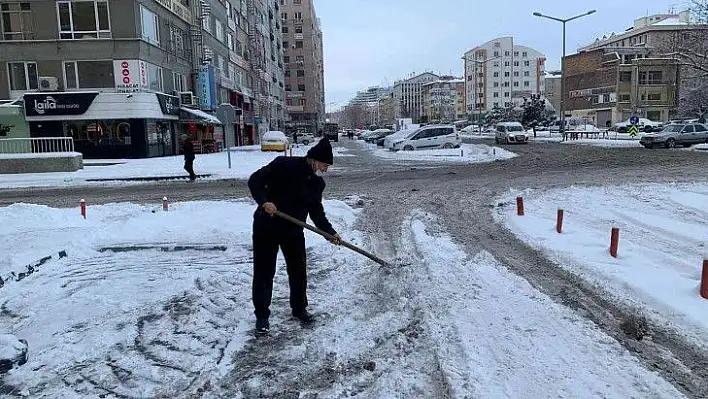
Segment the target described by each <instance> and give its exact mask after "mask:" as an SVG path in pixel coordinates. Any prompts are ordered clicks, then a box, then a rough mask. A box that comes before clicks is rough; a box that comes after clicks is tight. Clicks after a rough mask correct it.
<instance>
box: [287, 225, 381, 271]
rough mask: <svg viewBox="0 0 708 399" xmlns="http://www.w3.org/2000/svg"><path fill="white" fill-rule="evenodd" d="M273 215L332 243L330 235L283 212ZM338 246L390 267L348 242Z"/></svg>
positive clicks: (332, 237)
mask: <svg viewBox="0 0 708 399" xmlns="http://www.w3.org/2000/svg"><path fill="white" fill-rule="evenodd" d="M275 215H277V216H278V217H281V218H283V219H285V220H287V221H288V222H291V223H295V224H296V225H298V226H300V227H302V228H305V229H308V230H310V231H313V232H315V233H317V234H319V235H321V236H322V237H324V238H326V239H327V240H329V241H333V240H334V236H332V235H331V234H329V233H327V232H325V231H323V230H320V229H318V228H317V227H315V226H310V225H309V224H307V223H305V222H303V221H301V220H298V219H295V218H294V217H292V216H290V215H286V214H284V213H283V212H280V211H275ZM340 245H341V246H343V247H347V248H349V249H351V250H352V251H354V252H356V253H358V254H361V255H364V256H366V257H367V258H369V259H371V260H373V261H374V262H376V263H378V264H379V265H381V266H386V267H388V266H390V264H389V263H388V262H386V261H385V260H383V259H381V258H379V257H378V256H376V255H374V254H372V253H369V252H366V251H364V250H363V249H361V248H359V247H357V246H356V245H353V244H350V243H348V242H346V241H344V240H341V241H340Z"/></svg>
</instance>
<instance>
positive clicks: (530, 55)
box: [463, 37, 546, 115]
mask: <svg viewBox="0 0 708 399" xmlns="http://www.w3.org/2000/svg"><path fill="white" fill-rule="evenodd" d="M463 60H464V70H465V82H466V88H465V91H466V97H467V98H466V103H467V112H468V114H469V115H481V114H484V113H487V112H489V111H491V110H492V109H493V108H494V107H509V106H520V105H522V104H523V102H524V97H528V96H529V95H531V94H541V93H543V88H544V85H543V77H544V70H545V61H546V57H545V56H544V55H543V54H542V53H541V52H539V51H537V50H534V49H532V48H530V47H526V46H521V45H518V44H515V43H514V38H513V37H500V38H497V39H494V40H490V41H488V42H487V43H484V44H482V45H481V46H477V47H475V48H473V49H471V50H469V51H467V52H466V53H465V54H464V56H463Z"/></svg>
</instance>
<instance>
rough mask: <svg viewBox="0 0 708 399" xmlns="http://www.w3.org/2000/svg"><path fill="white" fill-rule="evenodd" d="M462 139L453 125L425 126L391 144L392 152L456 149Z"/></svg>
mask: <svg viewBox="0 0 708 399" xmlns="http://www.w3.org/2000/svg"><path fill="white" fill-rule="evenodd" d="M460 145H462V139H461V138H460V135H459V134H457V132H456V130H455V126H453V125H426V126H424V127H421V128H420V129H417V130H414V131H413V132H411V133H410V134H409V135H407V136H404V137H401V138H399V139H398V140H396V141H394V142H392V143H391V147H390V149H391V150H393V151H398V150H403V151H413V150H427V149H434V148H458V147H459V146H460Z"/></svg>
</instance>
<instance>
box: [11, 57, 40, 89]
mask: <svg viewBox="0 0 708 399" xmlns="http://www.w3.org/2000/svg"><path fill="white" fill-rule="evenodd" d="M7 71H8V73H9V75H10V90H37V89H38V86H37V80H38V74H37V64H36V63H34V62H8V63H7Z"/></svg>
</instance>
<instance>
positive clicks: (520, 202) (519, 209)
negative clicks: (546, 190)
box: [516, 197, 524, 216]
mask: <svg viewBox="0 0 708 399" xmlns="http://www.w3.org/2000/svg"><path fill="white" fill-rule="evenodd" d="M516 214H517V215H519V216H524V199H523V198H521V197H516Z"/></svg>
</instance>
